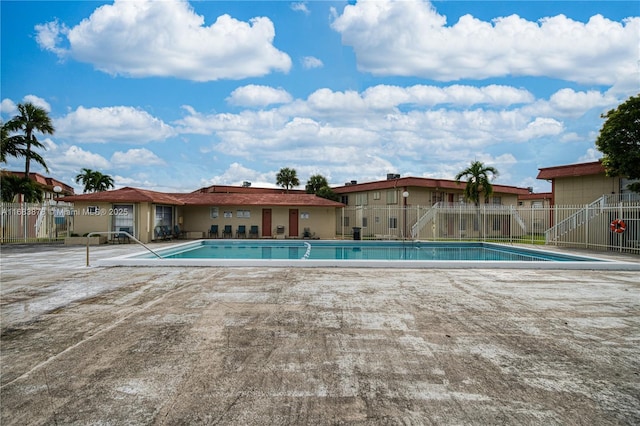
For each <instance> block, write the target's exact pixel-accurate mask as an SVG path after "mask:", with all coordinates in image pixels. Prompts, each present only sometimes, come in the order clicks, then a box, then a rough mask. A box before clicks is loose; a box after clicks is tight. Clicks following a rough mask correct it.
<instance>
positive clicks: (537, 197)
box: [518, 192, 553, 200]
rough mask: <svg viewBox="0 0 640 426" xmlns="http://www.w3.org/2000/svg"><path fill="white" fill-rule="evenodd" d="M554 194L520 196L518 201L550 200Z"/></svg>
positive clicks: (540, 193)
mask: <svg viewBox="0 0 640 426" xmlns="http://www.w3.org/2000/svg"><path fill="white" fill-rule="evenodd" d="M552 198H553V192H537V193H535V192H534V193H531V194H524V195H518V200H550V199H552Z"/></svg>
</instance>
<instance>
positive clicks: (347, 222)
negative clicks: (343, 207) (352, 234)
mask: <svg viewBox="0 0 640 426" xmlns="http://www.w3.org/2000/svg"><path fill="white" fill-rule="evenodd" d="M342 226H349V216H345V217H343V218H342Z"/></svg>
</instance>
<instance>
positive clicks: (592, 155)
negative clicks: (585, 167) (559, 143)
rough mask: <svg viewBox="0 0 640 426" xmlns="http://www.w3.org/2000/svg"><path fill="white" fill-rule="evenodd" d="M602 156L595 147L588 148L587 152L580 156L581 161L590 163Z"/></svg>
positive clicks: (579, 160)
mask: <svg viewBox="0 0 640 426" xmlns="http://www.w3.org/2000/svg"><path fill="white" fill-rule="evenodd" d="M601 158H602V153H601V152H600V151H598V150H597V149H595V148H589V149H587V152H586V153H585V154H584V155H582V156H580V157H579V158H578V162H580V163H590V162H592V161H598V160H599V159H601Z"/></svg>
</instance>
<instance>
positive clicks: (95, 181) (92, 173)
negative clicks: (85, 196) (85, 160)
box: [76, 168, 114, 192]
mask: <svg viewBox="0 0 640 426" xmlns="http://www.w3.org/2000/svg"><path fill="white" fill-rule="evenodd" d="M76 183H82V185H83V186H84V189H83V190H82V192H102V191H106V190H107V189H109V188H113V186H114V185H113V178H111V176H109V175H105V174H103V173H101V172H99V171H97V170H91V169H87V168H83V169H82V170H81V173H80V174H78V175H77V176H76Z"/></svg>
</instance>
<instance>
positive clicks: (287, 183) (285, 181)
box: [276, 167, 300, 194]
mask: <svg viewBox="0 0 640 426" xmlns="http://www.w3.org/2000/svg"><path fill="white" fill-rule="evenodd" d="M276 184H277V185H280V186H281V187H283V188H284V189H285V190H286V192H287V194H288V193H289V188H293V187H294V186H298V185H300V181H299V180H298V176H297V173H296V171H295V169H290V168H288V167H284V168H282V169H280V171H279V172H278V174H277V175H276Z"/></svg>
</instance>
